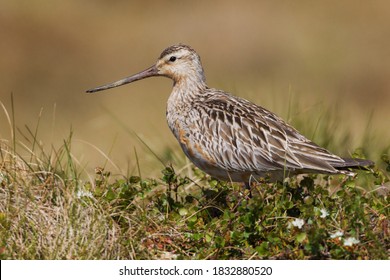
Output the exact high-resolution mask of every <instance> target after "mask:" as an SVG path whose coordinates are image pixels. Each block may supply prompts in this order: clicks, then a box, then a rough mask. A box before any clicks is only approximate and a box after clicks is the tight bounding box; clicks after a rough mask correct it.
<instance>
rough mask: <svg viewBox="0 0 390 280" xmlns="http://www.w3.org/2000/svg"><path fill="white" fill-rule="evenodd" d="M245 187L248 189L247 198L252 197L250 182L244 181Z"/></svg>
mask: <svg viewBox="0 0 390 280" xmlns="http://www.w3.org/2000/svg"><path fill="white" fill-rule="evenodd" d="M245 189H246V190H249V198H252V188H251V183H250V182H245Z"/></svg>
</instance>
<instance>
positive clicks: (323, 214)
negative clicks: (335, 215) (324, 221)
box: [320, 208, 329, 218]
mask: <svg viewBox="0 0 390 280" xmlns="http://www.w3.org/2000/svg"><path fill="white" fill-rule="evenodd" d="M320 212H321V216H320V217H321V218H326V217H327V216H329V213H328V211H327V210H326V209H325V208H322V209H320Z"/></svg>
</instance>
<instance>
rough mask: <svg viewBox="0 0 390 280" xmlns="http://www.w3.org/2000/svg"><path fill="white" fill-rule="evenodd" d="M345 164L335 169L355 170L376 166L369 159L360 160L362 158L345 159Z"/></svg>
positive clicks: (335, 166)
mask: <svg viewBox="0 0 390 280" xmlns="http://www.w3.org/2000/svg"><path fill="white" fill-rule="evenodd" d="M343 160H344V162H343V163H337V165H334V166H333V167H334V168H336V169H338V170H344V169H349V168H354V169H359V168H362V169H365V168H369V167H372V166H374V165H375V163H374V162H373V161H371V160H369V159H360V158H343Z"/></svg>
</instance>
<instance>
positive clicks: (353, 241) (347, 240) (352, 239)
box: [344, 237, 360, 246]
mask: <svg viewBox="0 0 390 280" xmlns="http://www.w3.org/2000/svg"><path fill="white" fill-rule="evenodd" d="M358 243H360V241H359V240H358V239H356V238H355V237H348V238H345V239H344V246H352V245H355V244H358Z"/></svg>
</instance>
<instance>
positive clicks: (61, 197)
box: [0, 137, 390, 259]
mask: <svg viewBox="0 0 390 280" xmlns="http://www.w3.org/2000/svg"><path fill="white" fill-rule="evenodd" d="M26 138H27V137H26ZM30 144H31V147H30V148H27V145H24V153H25V152H26V151H27V152H28V156H21V155H20V154H18V153H16V152H15V150H14V147H12V146H13V145H12V143H11V144H10V143H9V142H6V141H5V140H2V142H1V150H0V159H1V161H0V257H1V259H388V258H389V252H390V251H389V250H390V245H389V244H390V242H389V241H390V240H389V197H388V192H389V177H390V173H389V171H390V160H389V158H388V157H387V156H386V155H383V157H382V163H381V164H379V165H380V166H382V167H383V168H378V167H376V168H374V169H372V170H362V171H359V172H358V174H357V176H355V177H344V176H323V175H322V176H321V175H319V176H315V175H310V176H298V177H294V178H291V179H290V180H286V181H285V182H284V183H277V184H269V183H265V182H258V183H256V184H253V186H252V189H251V191H249V190H246V189H245V188H243V187H242V186H240V185H237V184H228V183H223V182H218V181H216V180H213V179H211V178H209V177H208V176H206V175H205V174H203V173H201V172H200V171H199V170H196V169H195V170H193V171H194V174H193V176H192V178H187V177H186V176H181V175H178V174H177V173H176V172H175V170H174V169H173V168H172V167H171V166H167V167H166V168H165V169H164V170H162V174H161V176H160V178H141V177H139V176H128V177H125V176H123V177H118V176H112V175H111V174H110V171H109V170H104V169H103V168H96V170H95V177H94V178H91V179H90V180H85V179H81V177H82V176H81V173H82V172H83V171H82V170H78V168H77V166H78V164H77V162H76V160H75V158H74V157H73V156H72V153H71V137H70V138H69V139H66V140H65V141H64V144H63V145H62V146H61V147H60V148H58V149H56V150H55V149H53V150H52V151H51V152H50V153H46V152H45V151H44V150H43V148H41V147H40V146H39V144H38V142H36V141H30ZM37 147H38V148H37ZM79 169H80V168H79ZM194 180H196V181H194Z"/></svg>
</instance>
